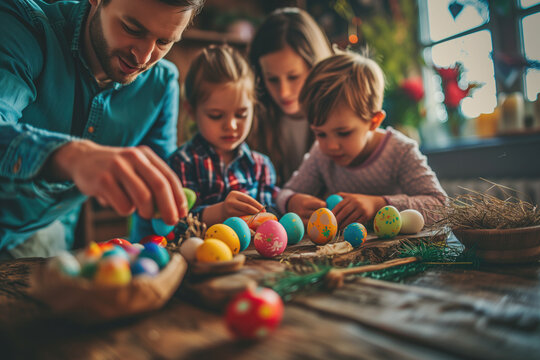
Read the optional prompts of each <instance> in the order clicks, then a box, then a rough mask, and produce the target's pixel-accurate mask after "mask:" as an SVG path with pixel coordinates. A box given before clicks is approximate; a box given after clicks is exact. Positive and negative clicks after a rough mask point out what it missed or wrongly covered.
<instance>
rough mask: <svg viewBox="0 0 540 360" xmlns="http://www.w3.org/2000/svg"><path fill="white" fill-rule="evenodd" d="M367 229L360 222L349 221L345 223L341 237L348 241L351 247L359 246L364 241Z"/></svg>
mask: <svg viewBox="0 0 540 360" xmlns="http://www.w3.org/2000/svg"><path fill="white" fill-rule="evenodd" d="M366 237H367V230H366V227H365V226H364V225H362V224H360V223H356V222H354V223H351V224H349V225H347V227H346V228H345V230H344V231H343V238H344V239H345V241H347V242H349V243H350V244H351V245H352V246H353V247H357V246H360V245H362V244H363V243H364V241H366Z"/></svg>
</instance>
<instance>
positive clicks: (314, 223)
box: [307, 208, 338, 245]
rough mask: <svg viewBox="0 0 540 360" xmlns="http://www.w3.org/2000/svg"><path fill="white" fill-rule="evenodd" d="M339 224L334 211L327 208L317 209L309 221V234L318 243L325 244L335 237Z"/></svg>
mask: <svg viewBox="0 0 540 360" xmlns="http://www.w3.org/2000/svg"><path fill="white" fill-rule="evenodd" d="M337 230H338V226H337V220H336V217H335V216H334V213H333V212H331V211H330V210H328V209H327V208H320V209H318V210H315V211H314V212H313V214H311V217H310V218H309V221H308V226H307V234H308V236H309V238H310V239H311V241H313V242H314V243H315V244H317V245H324V244H326V243H328V242H330V241H332V240H333V239H334V237H335V236H336V234H337Z"/></svg>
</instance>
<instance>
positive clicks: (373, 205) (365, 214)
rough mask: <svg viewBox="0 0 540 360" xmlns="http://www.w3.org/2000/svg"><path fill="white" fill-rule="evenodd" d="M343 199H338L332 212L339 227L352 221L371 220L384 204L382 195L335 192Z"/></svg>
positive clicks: (362, 221)
mask: <svg viewBox="0 0 540 360" xmlns="http://www.w3.org/2000/svg"><path fill="white" fill-rule="evenodd" d="M337 194H338V195H340V196H341V197H342V198H343V200H342V201H340V202H339V203H338V204H337V205H336V206H335V207H334V209H332V212H333V213H334V215H336V220H337V223H338V225H339V227H340V228H344V227H345V226H347V225H349V224H350V223H353V222H359V223H361V224H365V223H366V222H367V221H368V220H371V219H372V218H373V217H374V216H375V214H376V213H377V211H379V209H380V208H382V207H383V206H385V205H386V201H385V200H384V198H383V197H382V196H372V195H363V194H351V193H343V192H339V193H337Z"/></svg>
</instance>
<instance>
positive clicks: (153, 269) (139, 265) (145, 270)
mask: <svg viewBox="0 0 540 360" xmlns="http://www.w3.org/2000/svg"><path fill="white" fill-rule="evenodd" d="M131 274H132V275H133V276H142V275H146V276H152V277H153V276H156V275H157V274H159V265H158V264H157V263H156V262H155V261H154V260H152V259H150V258H147V257H142V258H139V259H137V260H135V261H134V262H133V264H131Z"/></svg>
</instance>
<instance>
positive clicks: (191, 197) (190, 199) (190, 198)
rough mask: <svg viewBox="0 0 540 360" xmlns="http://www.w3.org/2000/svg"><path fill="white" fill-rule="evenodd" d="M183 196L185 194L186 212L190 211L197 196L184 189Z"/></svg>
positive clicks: (191, 191)
mask: <svg viewBox="0 0 540 360" xmlns="http://www.w3.org/2000/svg"><path fill="white" fill-rule="evenodd" d="M184 194H186V199H187V203H188V211H189V210H191V208H192V207H193V205H195V201H197V195H196V194H195V191H193V190H191V189H188V188H184Z"/></svg>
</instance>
